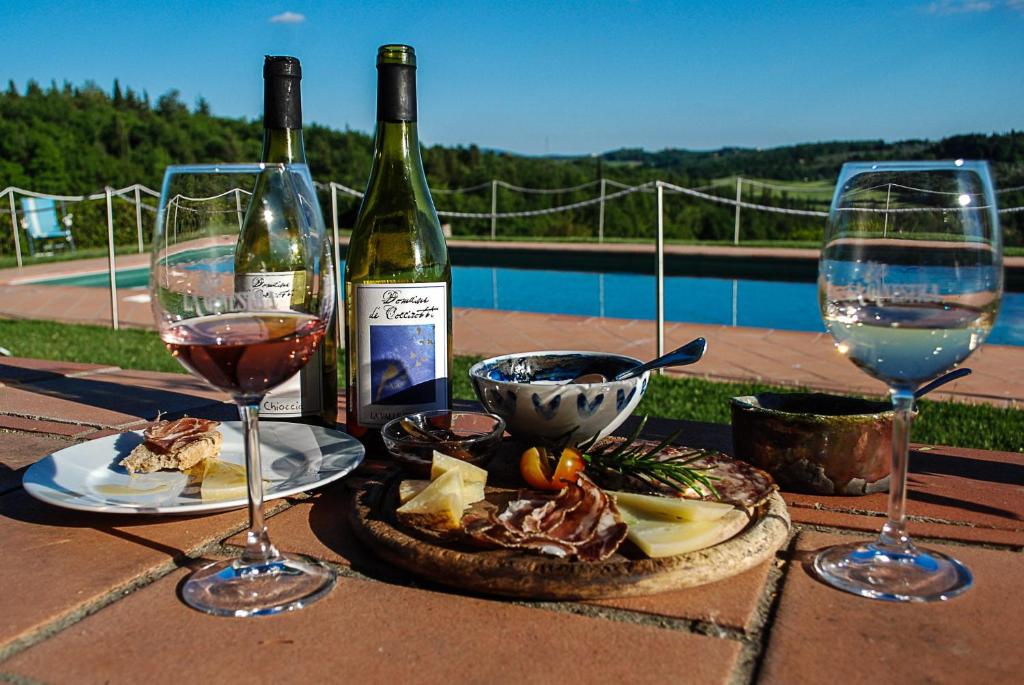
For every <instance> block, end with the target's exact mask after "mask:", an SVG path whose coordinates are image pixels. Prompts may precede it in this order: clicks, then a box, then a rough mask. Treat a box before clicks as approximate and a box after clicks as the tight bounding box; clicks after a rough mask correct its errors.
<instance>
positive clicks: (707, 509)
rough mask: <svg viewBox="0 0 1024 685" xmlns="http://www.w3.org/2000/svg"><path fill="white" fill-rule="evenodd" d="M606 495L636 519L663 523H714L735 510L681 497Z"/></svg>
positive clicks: (717, 504)
mask: <svg viewBox="0 0 1024 685" xmlns="http://www.w3.org/2000/svg"><path fill="white" fill-rule="evenodd" d="M608 494H609V495H611V496H612V497H614V498H615V503H616V504H617V505H619V509H620V510H624V509H628V510H629V511H632V512H636V514H637V518H649V519H660V520H665V521H714V520H716V519H719V518H721V517H723V516H725V515H726V514H727V513H729V512H730V511H732V510H733V509H735V507H734V506H733V505H731V504H725V503H724V502H705V501H703V500H696V499H683V498H682V497H662V496H659V495H639V494H637V493H634V492H614V491H611V490H609V491H608Z"/></svg>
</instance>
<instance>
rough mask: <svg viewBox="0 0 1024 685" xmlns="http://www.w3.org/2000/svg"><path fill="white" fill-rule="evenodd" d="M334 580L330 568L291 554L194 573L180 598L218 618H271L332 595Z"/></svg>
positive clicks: (227, 563) (223, 564) (214, 565)
mask: <svg viewBox="0 0 1024 685" xmlns="http://www.w3.org/2000/svg"><path fill="white" fill-rule="evenodd" d="M335 580H336V574H335V572H334V570H333V569H331V568H330V567H328V566H325V565H324V564H321V563H320V562H318V561H315V560H313V559H307V558H306V557H302V556H298V555H294V554H281V555H279V556H277V557H275V558H273V559H270V560H269V561H266V562H264V563H260V564H243V563H242V561H241V560H240V559H233V560H230V561H218V562H214V563H212V564H209V565H207V566H204V567H202V568H201V569H199V570H197V571H195V572H194V573H193V574H192V575H191V576H189V577H188V579H187V580H186V581H185V584H184V585H183V586H182V589H181V597H182V599H184V600H185V603H186V604H188V605H189V606H190V607H192V608H193V609H198V610H199V611H203V612H206V613H207V614H214V615H216V616H237V617H240V618H241V617H247V616H269V615H272V614H279V613H281V612H284V611H293V610H295V609H301V608H302V607H304V606H307V605H309V604H312V603H313V602H315V601H317V600H318V599H320V598H322V597H324V596H325V595H326V594H327V593H328V592H330V590H331V588H333V587H334V583H335Z"/></svg>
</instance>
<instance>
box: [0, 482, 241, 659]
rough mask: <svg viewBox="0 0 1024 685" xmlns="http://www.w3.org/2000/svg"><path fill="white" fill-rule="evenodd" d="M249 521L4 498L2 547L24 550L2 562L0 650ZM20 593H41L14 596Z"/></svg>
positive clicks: (15, 495)
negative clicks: (80, 508)
mask: <svg viewBox="0 0 1024 685" xmlns="http://www.w3.org/2000/svg"><path fill="white" fill-rule="evenodd" d="M245 520H246V514H245V512H244V511H237V510H236V511H232V512H227V513H224V514H215V515H208V516H193V517H188V518H168V517H145V516H121V515H115V514H108V515H102V514H88V513H84V512H76V511H69V510H64V509H59V508H57V507H53V506H50V505H48V504H44V503H42V502H38V501H36V500H34V499H32V498H31V497H30V496H29V495H28V494H26V493H25V491H24V490H20V489H19V490H15V491H13V492H11V493H9V494H7V495H4V496H3V497H0V540H3V548H4V549H5V550H7V551H10V550H18V554H17V555H14V554H3V555H0V587H3V588H5V591H4V600H3V606H4V609H3V611H0V645H2V644H5V643H6V642H8V641H9V640H11V639H13V638H15V637H17V636H18V635H20V634H22V633H24V632H25V631H28V630H31V629H33V628H37V627H39V626H40V625H42V624H44V623H46V622H48V621H50V620H52V619H53V618H55V617H56V616H58V615H61V614H64V613H66V612H68V611H70V610H73V609H74V608H76V607H78V606H81V605H82V604H83V603H85V602H89V601H93V600H95V599H97V598H99V597H101V596H103V595H104V594H106V593H107V592H110V591H111V590H112V589H114V588H115V587H118V586H120V585H123V584H125V583H128V582H130V581H132V580H134V579H136V578H139V577H140V576H142V575H144V574H145V573H147V572H149V571H151V570H152V569H154V568H156V567H158V566H160V565H161V564H164V563H167V562H169V561H171V560H172V559H176V558H183V557H184V555H185V554H187V553H188V552H190V551H192V550H195V549H197V548H199V547H201V546H202V545H205V544H207V543H208V542H210V541H212V540H219V539H221V538H223V537H224V536H226V535H227V534H228V533H229V532H231V531H232V530H233V529H234V528H236V527H237V526H239V525H241V524H242V523H243V522H244V521H245ZM27 559H28V560H31V563H25V562H26V560H27ZM19 587H23V588H35V589H36V591H33V592H25V593H17V592H10V591H9V590H10V589H11V588H19Z"/></svg>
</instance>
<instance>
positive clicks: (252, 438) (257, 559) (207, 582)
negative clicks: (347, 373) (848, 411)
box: [150, 164, 335, 616]
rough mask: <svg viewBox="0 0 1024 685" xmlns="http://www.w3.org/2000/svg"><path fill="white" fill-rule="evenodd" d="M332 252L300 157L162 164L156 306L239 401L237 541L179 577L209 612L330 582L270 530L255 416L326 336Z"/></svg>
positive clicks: (234, 611) (255, 611)
mask: <svg viewBox="0 0 1024 685" xmlns="http://www.w3.org/2000/svg"><path fill="white" fill-rule="evenodd" d="M329 254H330V253H329V243H328V241H327V240H326V239H325V237H324V229H323V219H322V217H321V215H320V211H319V209H318V207H317V206H316V196H315V194H314V192H313V190H312V186H311V180H310V176H309V170H308V168H306V167H305V165H299V164H296V165H292V164H257V165H221V166H211V165H193V166H171V167H168V168H167V171H166V173H165V175H164V183H163V191H162V194H161V197H160V206H159V211H158V215H157V225H156V233H155V236H154V241H153V262H152V271H151V276H150V291H151V301H152V307H153V314H154V317H155V319H156V323H157V327H158V329H159V332H160V337H161V339H162V340H163V341H164V344H166V346H167V349H168V350H169V351H170V352H171V355H172V356H174V358H175V359H177V360H178V361H179V362H181V364H182V365H183V366H184V367H185V368H186V369H188V370H189V371H190V372H192V373H193V374H194V375H196V376H198V377H200V378H202V379H203V380H205V381H207V382H208V383H210V384H211V385H213V386H214V387H216V388H218V389H220V390H222V391H224V392H225V393H227V394H228V395H230V396H231V398H232V399H233V400H234V401H235V403H236V404H237V405H238V411H239V415H240V416H241V420H242V429H243V434H244V442H245V464H246V480H247V484H248V494H249V532H248V536H247V540H246V544H245V549H244V551H243V553H242V555H241V557H240V558H238V559H232V560H227V561H220V562H215V563H213V564H210V565H208V566H205V567H203V568H201V569H199V570H197V571H195V572H194V573H193V574H192V575H191V576H190V577H189V578H188V579H187V580H186V582H185V584H184V586H183V588H182V597H183V598H184V600H185V601H186V602H187V603H188V604H189V605H191V606H193V607H195V608H197V609H199V610H202V611H205V612H207V613H212V614H219V615H229V616H253V615H262V614H272V613H277V612H280V611H287V610H291V609H296V608H300V607H302V606H304V605H306V604H309V603H310V602H312V601H315V600H316V599H319V598H320V597H322V596H324V595H325V594H326V593H327V592H328V591H329V590H330V589H331V587H333V585H334V581H335V574H334V572H333V571H332V570H331V569H330V568H329V567H327V566H324V565H323V564H320V563H319V562H317V561H314V560H311V559H307V558H305V557H300V556H297V555H288V554H282V553H281V552H279V551H278V550H277V549H276V548H275V547H274V545H273V544H272V543H271V542H270V538H269V536H268V535H267V529H266V525H265V524H264V519H263V479H262V471H261V464H260V449H259V448H260V445H259V426H258V421H257V418H258V413H259V404H260V401H261V400H262V398H263V396H264V394H265V393H266V392H267V391H268V390H269V389H271V388H274V387H275V386H277V385H279V384H281V383H282V382H284V381H285V380H287V379H288V378H290V377H291V376H293V375H295V373H297V372H298V371H299V369H301V368H302V366H303V365H304V364H305V363H306V362H307V361H308V360H309V359H310V357H311V355H312V354H313V352H314V351H315V350H316V348H317V346H318V345H319V344H320V342H321V340H322V339H323V337H324V334H325V332H326V328H327V326H328V322H329V320H330V317H331V313H332V311H333V307H334V275H333V267H332V262H331V259H330V257H329ZM282 260H283V261H282ZM280 263H286V264H287V265H288V267H287V270H286V271H284V270H281V269H279V268H278V267H276V266H275V264H280ZM236 270H237V271H236ZM243 272H244V273H243ZM254 272H255V274H254ZM261 274H262V275H261ZM264 276H265V277H264Z"/></svg>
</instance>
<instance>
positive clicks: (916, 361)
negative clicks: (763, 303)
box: [814, 160, 1003, 602]
mask: <svg viewBox="0 0 1024 685" xmlns="http://www.w3.org/2000/svg"><path fill="white" fill-rule="evenodd" d="M1002 287H1003V269H1002V237H1001V233H1000V231H999V223H998V215H997V212H996V205H995V195H994V192H993V188H992V181H991V179H990V176H989V171H988V165H987V164H986V163H985V162H966V161H963V160H957V161H955V162H878V163H870V162H867V163H851V164H845V165H844V166H843V168H842V171H841V172H840V174H839V180H838V182H837V184H836V191H835V196H834V198H833V200H832V206H831V209H830V210H829V218H828V226H827V228H826V232H825V243H824V247H823V249H822V253H821V262H820V265H819V276H818V289H819V302H820V305H821V312H822V318H823V319H824V322H825V327H826V328H827V329H828V331H829V333H831V334H832V336H833V338H835V341H836V349H837V350H838V351H839V352H840V354H842V355H844V356H846V357H848V358H849V359H850V361H852V362H853V363H854V364H856V365H857V366H858V367H859V368H861V369H863V370H864V371H865V372H866V373H868V374H870V375H872V376H874V377H875V378H878V379H879V380H881V381H883V382H885V383H886V384H887V385H888V386H889V391H890V395H891V397H892V402H893V407H894V408H895V416H894V419H893V434H892V450H893V458H892V472H891V475H890V478H889V512H888V520H887V521H886V523H885V526H884V527H883V528H882V532H881V534H880V535H879V537H878V539H877V540H876V541H874V542H869V543H855V544H849V545H840V546H838V547H832V548H829V549H827V550H825V551H823V552H821V553H819V554H818V556H817V557H816V558H815V560H814V570H815V573H816V574H817V575H818V576H819V577H820V578H821V579H822V580H824V581H825V582H826V583H829V584H830V585H833V586H835V587H837V588H840V589H842V590H846V591H847V592H852V593H855V594H859V595H863V596H865V597H871V598H875V599H885V600H892V601H907V602H927V601H936V600H945V599H949V598H950V597H954V596H956V595H958V594H960V593H962V592H964V591H965V590H967V588H969V587H970V585H971V573H970V571H969V570H968V569H967V568H966V567H965V566H964V565H963V564H961V563H960V562H959V561H957V560H956V559H953V558H952V557H949V556H947V555H945V554H942V553H940V552H934V551H929V550H925V549H922V548H919V547H917V546H916V545H915V544H914V543H913V541H912V540H911V539H910V536H909V535H908V533H907V529H906V490H907V462H908V451H909V450H908V448H909V438H910V420H911V415H912V412H913V407H914V391H915V390H916V389H917V388H919V387H920V386H921V385H922V384H924V383H926V382H927V381H929V380H931V379H933V378H935V377H936V376H938V375H940V374H942V373H944V372H946V371H948V370H949V369H950V368H952V367H954V366H956V365H957V364H959V363H960V362H962V361H963V360H964V359H966V358H967V356H968V355H970V354H971V353H972V352H973V351H974V350H976V349H977V348H978V347H979V346H980V345H981V343H982V341H984V339H985V337H986V336H987V335H988V333H989V331H990V330H991V328H992V325H993V324H994V323H995V318H996V314H997V312H998V310H999V302H1000V298H1001V295H1002Z"/></svg>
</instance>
